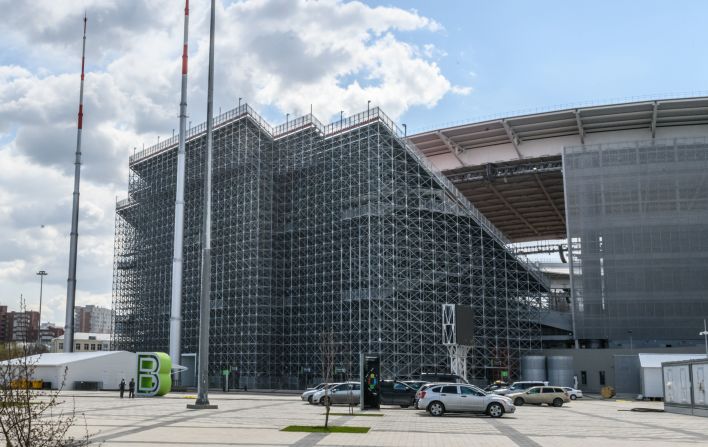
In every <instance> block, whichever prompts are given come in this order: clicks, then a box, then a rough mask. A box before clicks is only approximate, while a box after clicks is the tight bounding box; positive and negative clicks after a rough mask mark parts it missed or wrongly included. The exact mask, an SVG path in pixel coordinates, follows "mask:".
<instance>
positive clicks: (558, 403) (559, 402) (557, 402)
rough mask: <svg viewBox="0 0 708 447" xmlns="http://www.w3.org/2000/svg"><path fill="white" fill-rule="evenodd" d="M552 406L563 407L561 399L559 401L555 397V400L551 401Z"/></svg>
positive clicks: (558, 398)
mask: <svg viewBox="0 0 708 447" xmlns="http://www.w3.org/2000/svg"><path fill="white" fill-rule="evenodd" d="M553 406H554V407H562V406H563V399H561V398H560V397H556V398H555V399H553Z"/></svg>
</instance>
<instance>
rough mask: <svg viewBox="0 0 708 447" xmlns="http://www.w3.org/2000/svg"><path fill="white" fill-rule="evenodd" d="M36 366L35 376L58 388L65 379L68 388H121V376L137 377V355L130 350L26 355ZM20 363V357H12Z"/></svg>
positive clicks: (65, 385) (124, 377)
mask: <svg viewBox="0 0 708 447" xmlns="http://www.w3.org/2000/svg"><path fill="white" fill-rule="evenodd" d="M27 359H28V364H30V365H33V366H32V367H33V368H34V372H33V374H32V378H33V379H35V380H42V381H44V382H45V383H46V382H49V383H51V388H52V389H58V388H59V387H60V386H61V384H62V382H64V389H65V390H74V389H99V390H100V389H107V390H115V389H118V385H119V384H120V381H121V379H125V382H126V383H128V382H130V379H131V378H132V379H135V380H137V377H136V371H137V356H136V354H135V353H134V352H128V351H96V352H72V353H47V354H39V355H33V356H30V357H28V358H27ZM9 362H11V363H18V362H19V361H18V360H17V359H14V360H10V361H9Z"/></svg>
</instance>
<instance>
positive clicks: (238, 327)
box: [113, 106, 548, 388]
mask: <svg viewBox="0 0 708 447" xmlns="http://www.w3.org/2000/svg"><path fill="white" fill-rule="evenodd" d="M204 144H205V137H204V133H203V126H200V127H198V128H195V129H192V130H191V131H190V132H189V138H188V143H187V149H186V151H187V182H186V198H185V241H184V247H185V251H184V281H183V307H182V309H183V340H182V352H184V353H190V352H191V353H193V352H195V351H196V348H197V334H198V322H199V315H198V300H199V284H200V277H199V276H200V273H199V262H200V256H199V252H200V248H201V247H200V240H199V232H200V228H201V227H200V222H201V220H200V219H201V213H202V206H201V202H202V198H201V196H202V194H201V192H202V186H201V185H202V179H201V176H202V172H203V171H204V169H203V168H204V166H203V162H204V160H203V153H204V150H203V146H204ZM214 148H215V153H214V185H213V187H214V191H213V193H214V196H213V197H214V202H213V207H214V209H213V213H214V215H213V228H212V231H213V235H214V240H213V245H212V253H213V261H212V278H213V279H212V295H211V300H212V314H211V318H212V323H211V335H210V343H211V349H210V353H211V354H210V355H211V357H210V368H211V374H212V375H213V376H214V379H216V376H217V375H218V372H219V371H220V370H222V369H226V368H232V369H235V368H237V369H238V371H239V381H240V384H239V385H240V386H244V385H246V386H249V387H264V388H280V387H287V388H295V387H301V386H303V385H304V384H305V382H307V381H312V380H314V379H316V378H317V377H318V375H319V374H320V369H321V361H320V360H319V353H320V345H321V343H322V341H321V340H322V339H321V336H320V334H321V333H322V332H329V331H332V332H333V333H334V337H335V342H336V343H337V345H338V352H339V357H338V359H337V370H338V371H347V372H349V373H351V374H353V371H356V368H357V365H358V357H359V353H360V352H366V353H372V354H378V355H380V357H381V365H382V370H383V373H384V375H385V376H394V375H397V376H414V375H417V374H419V373H421V372H433V371H442V370H445V371H447V370H449V364H448V363H449V361H448V354H447V351H446V348H445V347H444V346H443V345H442V335H441V330H442V321H441V309H442V304H444V303H454V304H467V305H471V306H472V307H473V309H474V312H475V319H476V320H475V326H476V327H475V346H474V348H473V350H472V351H471V352H470V358H469V360H468V368H469V376H470V377H476V378H485V379H489V378H496V377H499V374H500V372H501V371H504V370H509V371H510V372H511V375H512V377H514V376H515V375H516V374H518V361H519V357H520V355H521V354H522V353H523V352H525V351H527V350H530V349H536V348H539V347H540V327H539V310H540V305H541V304H540V303H541V302H543V301H544V300H543V297H544V296H545V295H546V294H547V291H548V288H547V283H546V281H545V278H544V277H542V276H541V275H540V274H538V273H537V272H536V271H535V270H533V269H532V268H531V267H529V266H528V265H526V264H525V263H524V262H522V261H521V260H520V259H519V258H517V257H515V256H514V255H513V254H511V253H510V252H509V251H507V250H506V249H505V243H506V241H505V240H504V239H503V236H502V235H501V234H500V233H499V232H498V231H497V230H496V229H495V228H494V227H493V226H492V225H491V224H490V223H489V222H488V221H487V220H486V219H485V218H484V217H483V216H481V215H480V214H479V212H478V211H477V210H476V209H475V208H473V207H472V205H471V204H470V203H469V202H467V201H466V199H464V197H463V196H462V195H461V194H460V193H459V192H458V191H457V189H455V188H454V186H452V184H450V183H449V181H447V179H445V178H444V177H443V176H442V175H440V174H439V173H436V172H434V171H433V170H432V169H431V168H430V167H429V165H428V164H427V163H426V160H425V159H424V158H423V157H422V156H421V155H420V154H419V153H418V152H417V150H416V149H415V148H414V147H412V146H410V145H408V144H407V143H406V142H405V140H404V139H402V138H401V135H400V132H399V130H398V128H397V127H396V126H395V125H394V124H393V123H392V122H391V121H390V120H389V119H388V118H387V117H386V116H385V115H384V114H383V113H381V112H380V111H379V110H378V109H372V110H370V111H367V112H364V113H362V114H359V115H355V116H352V117H349V118H346V119H344V120H343V121H341V122H338V123H334V124H331V125H329V126H323V125H321V124H320V123H319V122H318V121H317V120H316V119H315V118H313V117H312V116H311V115H308V116H305V117H301V118H299V119H297V120H295V121H290V122H288V123H286V124H284V125H282V126H279V127H276V128H272V127H270V126H269V125H268V124H267V123H265V122H264V121H263V120H262V119H261V118H260V117H259V116H258V115H257V114H256V113H255V112H253V110H252V109H250V108H249V107H248V106H242V107H240V108H239V109H237V110H234V111H231V112H228V113H226V114H224V115H222V116H220V117H217V118H216V120H215V133H214ZM175 172H176V140H175V139H173V140H168V141H165V142H163V144H161V145H159V146H156V147H153V148H150V149H147V150H145V151H143V152H141V153H139V154H136V155H134V156H133V157H131V162H130V184H129V197H128V199H126V200H123V201H121V202H119V203H118V205H117V213H116V246H115V268H114V291H113V293H114V309H115V322H114V328H115V333H114V340H113V343H114V347H115V348H117V349H127V350H162V351H164V350H165V349H166V348H167V346H168V336H169V313H170V312H169V311H170V309H169V305H170V290H169V288H170V281H171V259H172V258H171V256H172V237H173V225H174V224H173V217H174V197H175Z"/></svg>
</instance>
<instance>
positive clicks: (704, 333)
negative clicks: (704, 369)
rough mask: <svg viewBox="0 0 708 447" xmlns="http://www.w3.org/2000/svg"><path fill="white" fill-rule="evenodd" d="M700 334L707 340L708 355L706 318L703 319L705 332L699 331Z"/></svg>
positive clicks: (707, 341)
mask: <svg viewBox="0 0 708 447" xmlns="http://www.w3.org/2000/svg"><path fill="white" fill-rule="evenodd" d="M698 335H702V336H703V338H704V339H705V341H706V355H708V328H707V327H706V319H705V318H704V319H703V332H699V333H698Z"/></svg>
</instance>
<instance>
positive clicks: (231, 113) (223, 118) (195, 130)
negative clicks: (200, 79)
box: [129, 104, 275, 165]
mask: <svg viewBox="0 0 708 447" xmlns="http://www.w3.org/2000/svg"><path fill="white" fill-rule="evenodd" d="M243 117H248V118H250V119H251V120H252V121H253V123H254V124H256V125H257V126H259V127H260V128H261V129H263V130H264V131H265V132H267V133H268V134H269V135H271V136H272V135H274V133H275V131H274V129H273V127H272V126H271V125H270V124H268V122H267V121H266V120H265V119H263V117H261V116H260V115H259V114H258V113H257V112H256V111H255V110H253V108H252V107H251V106H249V105H248V104H243V105H241V106H240V107H237V108H235V109H232V110H228V111H226V112H225V113H222V114H221V115H218V116H215V117H214V120H213V127H214V129H217V128H218V127H221V126H222V125H224V124H227V123H230V122H232V121H236V120H238V119H241V118H243ZM205 133H206V121H205V122H203V123H201V124H199V125H198V126H194V127H191V128H189V129H188V130H187V135H186V141H189V140H191V139H194V138H196V137H198V136H200V135H202V134H205ZM178 142H179V135H175V136H173V137H170V138H168V139H166V140H164V141H162V142H160V143H158V144H155V145H154V146H150V147H148V148H146V149H143V150H142V151H140V152H138V153H136V154H134V155H131V156H130V161H129V163H130V164H131V165H132V164H135V163H137V162H139V161H141V160H144V159H146V158H149V157H152V156H153V155H156V154H159V153H161V152H163V151H165V150H167V149H169V148H171V147H173V146H174V147H177V143H178Z"/></svg>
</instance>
